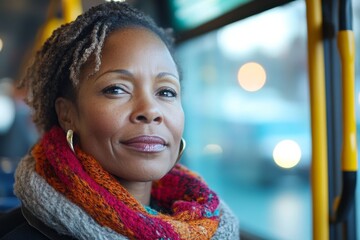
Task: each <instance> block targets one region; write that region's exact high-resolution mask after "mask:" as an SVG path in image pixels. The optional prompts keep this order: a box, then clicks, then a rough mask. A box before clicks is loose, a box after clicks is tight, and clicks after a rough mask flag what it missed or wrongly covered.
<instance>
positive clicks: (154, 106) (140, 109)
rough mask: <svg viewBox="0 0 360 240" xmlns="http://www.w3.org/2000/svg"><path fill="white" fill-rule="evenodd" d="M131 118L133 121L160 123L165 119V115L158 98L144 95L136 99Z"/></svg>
mask: <svg viewBox="0 0 360 240" xmlns="http://www.w3.org/2000/svg"><path fill="white" fill-rule="evenodd" d="M130 120H131V121H132V122H133V123H147V124H149V123H156V124H160V123H161V122H162V121H163V115H162V112H161V110H160V107H159V106H158V103H157V102H156V100H154V99H151V97H142V98H141V99H139V100H138V101H134V104H133V111H132V114H131V116H130Z"/></svg>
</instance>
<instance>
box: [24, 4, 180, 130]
mask: <svg viewBox="0 0 360 240" xmlns="http://www.w3.org/2000/svg"><path fill="white" fill-rule="evenodd" d="M126 27H143V28H146V29H148V30H150V31H152V32H153V33H155V34H156V35H157V36H158V37H160V39H161V40H162V41H163V42H164V43H165V45H166V46H167V48H168V49H169V51H170V53H171V55H172V56H173V47H172V44H173V38H172V37H171V34H170V33H169V32H168V31H165V30H164V29H162V28H160V27H158V26H157V25H156V24H155V23H154V21H153V20H152V19H151V18H150V17H148V16H146V15H144V14H143V13H142V12H140V11H138V10H136V9H135V8H132V7H131V6H130V5H128V4H127V3H123V2H122V3H119V2H107V3H103V4H101V5H98V6H95V7H92V8H90V9H89V10H88V11H87V12H85V13H84V14H82V15H80V16H79V17H78V18H77V19H76V20H75V21H73V22H71V23H68V24H64V25H62V26H61V27H60V28H58V29H57V30H55V31H54V32H53V34H52V36H51V37H50V38H49V39H48V40H47V41H46V42H45V43H44V45H43V47H42V49H41V50H39V51H38V52H37V53H36V56H35V59H34V62H33V63H32V65H31V66H30V67H29V68H28V70H27V72H26V75H25V77H24V78H23V79H22V80H21V82H20V86H21V87H25V88H27V89H28V91H29V94H28V97H27V99H26V102H27V103H28V104H29V106H30V107H32V109H33V121H34V123H35V124H36V126H37V128H38V129H39V130H40V132H43V131H48V130H50V128H51V127H52V126H54V125H55V124H57V125H58V120H57V115H56V111H55V100H56V99H57V98H58V97H66V98H68V99H70V100H72V101H75V100H76V88H77V86H78V84H79V75H80V70H81V67H82V66H83V65H84V64H85V63H86V62H87V61H88V60H89V59H90V57H93V58H94V62H95V68H94V72H93V74H95V73H96V72H97V71H98V70H99V68H100V65H101V50H102V47H103V45H104V42H105V39H106V37H107V36H108V35H109V34H110V33H111V32H113V31H114V30H118V29H122V28H126ZM173 58H174V57H173ZM174 60H175V59H174Z"/></svg>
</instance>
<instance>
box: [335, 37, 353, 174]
mask: <svg viewBox="0 0 360 240" xmlns="http://www.w3.org/2000/svg"><path fill="white" fill-rule="evenodd" d="M337 39H338V48H339V52H340V57H341V64H342V71H341V75H342V83H343V84H342V86H343V89H342V90H343V94H342V99H343V151H342V159H341V160H342V166H341V167H342V170H343V171H357V146H356V118H355V37H354V33H353V31H351V30H342V31H339V33H338V36H337Z"/></svg>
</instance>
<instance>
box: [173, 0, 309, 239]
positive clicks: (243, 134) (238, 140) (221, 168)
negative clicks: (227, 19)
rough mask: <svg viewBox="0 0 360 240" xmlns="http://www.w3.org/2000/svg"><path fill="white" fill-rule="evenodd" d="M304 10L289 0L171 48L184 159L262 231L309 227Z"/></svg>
mask: <svg viewBox="0 0 360 240" xmlns="http://www.w3.org/2000/svg"><path fill="white" fill-rule="evenodd" d="M305 12H306V11H305V2H304V1H295V2H292V3H289V4H286V5H284V6H281V7H277V8H274V9H271V10H268V11H266V12H263V13H261V14H257V15H256V16H253V17H249V18H247V19H244V20H242V21H239V22H235V23H233V24H230V25H227V26H225V27H222V28H220V29H218V30H216V31H213V32H210V33H207V34H205V35H203V36H200V37H197V38H195V39H191V40H188V41H186V42H183V43H181V44H180V45H179V46H178V49H177V52H178V57H179V60H180V63H181V65H182V67H183V76H184V77H183V96H184V97H183V104H184V109H185V112H186V116H187V121H186V123H185V124H186V128H185V131H186V132H185V133H184V136H185V139H186V141H187V149H186V151H185V154H184V157H183V159H182V162H183V163H184V164H186V165H188V166H189V167H190V168H191V169H194V170H195V171H197V172H199V173H200V174H201V175H202V176H203V177H204V178H205V179H206V181H207V182H208V183H209V184H210V185H211V187H212V188H213V189H214V190H215V191H216V192H218V193H219V195H220V197H221V198H222V199H224V200H225V201H226V202H227V203H228V204H229V205H230V207H231V208H232V209H233V210H234V212H235V213H236V215H237V216H238V218H239V220H240V227H241V229H242V230H243V231H245V232H246V231H247V232H251V233H256V234H257V235H259V236H260V237H263V238H265V239H310V238H311V234H312V233H311V224H312V222H311V221H312V218H311V193H310V183H309V172H310V169H309V167H310V160H311V133H310V108H309V87H308V75H307V50H306V47H307V44H306V42H307V38H306V13H305ZM187 157H188V158H187ZM187 159H196V160H191V161H187Z"/></svg>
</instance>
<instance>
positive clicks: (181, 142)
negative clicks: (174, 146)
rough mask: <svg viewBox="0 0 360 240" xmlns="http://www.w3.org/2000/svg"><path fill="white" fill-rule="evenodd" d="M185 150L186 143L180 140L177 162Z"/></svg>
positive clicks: (182, 139)
mask: <svg viewBox="0 0 360 240" xmlns="http://www.w3.org/2000/svg"><path fill="white" fill-rule="evenodd" d="M185 148H186V141H185V139H184V138H181V140H180V149H179V155H178V158H177V160H176V161H177V162H178V161H179V160H180V158H181V156H182V155H183V153H184V151H185Z"/></svg>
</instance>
